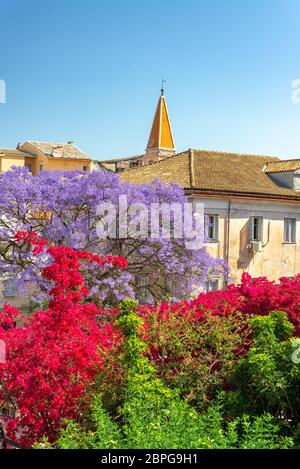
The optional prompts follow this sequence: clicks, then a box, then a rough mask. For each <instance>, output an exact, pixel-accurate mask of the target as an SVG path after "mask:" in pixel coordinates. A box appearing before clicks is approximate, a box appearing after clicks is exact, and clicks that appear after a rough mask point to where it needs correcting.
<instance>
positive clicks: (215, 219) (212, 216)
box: [205, 213, 219, 243]
mask: <svg viewBox="0 0 300 469" xmlns="http://www.w3.org/2000/svg"><path fill="white" fill-rule="evenodd" d="M205 217H206V220H205V221H206V223H205V224H206V226H205V235H206V238H207V242H208V243H216V242H218V241H219V215H218V214H216V213H207V214H206V215H205ZM210 232H211V235H210Z"/></svg>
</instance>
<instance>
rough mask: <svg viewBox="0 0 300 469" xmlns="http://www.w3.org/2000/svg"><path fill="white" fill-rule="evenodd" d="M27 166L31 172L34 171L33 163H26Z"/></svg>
mask: <svg viewBox="0 0 300 469" xmlns="http://www.w3.org/2000/svg"><path fill="white" fill-rule="evenodd" d="M25 168H27V169H28V171H29V172H30V173H32V164H31V163H25Z"/></svg>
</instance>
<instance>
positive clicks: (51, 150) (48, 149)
mask: <svg viewBox="0 0 300 469" xmlns="http://www.w3.org/2000/svg"><path fill="white" fill-rule="evenodd" d="M25 143H29V144H30V145H32V146H33V147H35V148H36V149H37V150H39V151H41V152H42V153H44V154H45V155H47V156H49V157H51V158H66V159H72V160H73V159H75V160H90V159H91V157H90V156H89V155H87V154H86V153H84V152H83V151H81V150H80V149H79V148H78V147H76V145H74V144H73V143H49V142H36V141H33V140H27V141H26V142H25Z"/></svg>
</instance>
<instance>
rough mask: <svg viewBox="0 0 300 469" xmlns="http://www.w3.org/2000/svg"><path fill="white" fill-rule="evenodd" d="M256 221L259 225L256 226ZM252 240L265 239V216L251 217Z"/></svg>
mask: <svg viewBox="0 0 300 469" xmlns="http://www.w3.org/2000/svg"><path fill="white" fill-rule="evenodd" d="M256 221H257V222H258V226H257V227H256V226H255V225H256ZM256 230H257V236H255V231H256ZM250 238H251V239H250V240H251V241H262V240H263V217H261V216H253V217H251V226H250Z"/></svg>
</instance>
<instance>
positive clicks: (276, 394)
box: [227, 311, 300, 425]
mask: <svg viewBox="0 0 300 469" xmlns="http://www.w3.org/2000/svg"><path fill="white" fill-rule="evenodd" d="M250 325H251V327H252V329H253V342H252V345H251V347H250V349H249V351H248V353H247V356H246V357H245V358H243V359H241V360H240V361H239V362H238V363H237V365H236V370H235V374H234V379H233V383H234V386H235V391H234V392H233V393H231V394H230V395H229V396H228V398H227V404H228V405H229V409H230V410H229V412H231V413H232V410H233V407H235V409H234V412H235V413H237V412H240V411H241V410H242V411H247V412H251V413H256V414H260V413H262V412H270V413H272V414H273V415H274V416H278V417H280V418H281V419H282V421H284V422H285V424H287V423H289V425H293V423H295V422H297V420H298V416H299V412H300V365H297V364H295V363H293V361H292V353H293V350H294V349H293V347H292V344H293V342H294V338H293V336H292V334H293V326H292V324H291V323H290V322H289V321H288V317H287V314H286V313H283V312H280V311H274V312H273V313H272V314H271V315H269V316H257V317H255V318H253V319H251V321H250Z"/></svg>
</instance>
